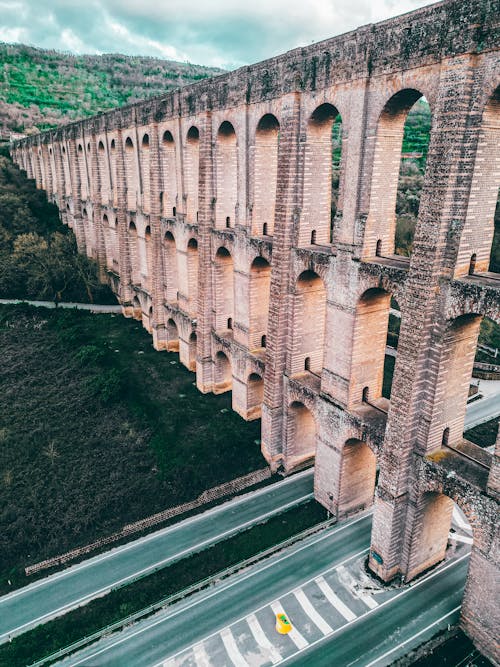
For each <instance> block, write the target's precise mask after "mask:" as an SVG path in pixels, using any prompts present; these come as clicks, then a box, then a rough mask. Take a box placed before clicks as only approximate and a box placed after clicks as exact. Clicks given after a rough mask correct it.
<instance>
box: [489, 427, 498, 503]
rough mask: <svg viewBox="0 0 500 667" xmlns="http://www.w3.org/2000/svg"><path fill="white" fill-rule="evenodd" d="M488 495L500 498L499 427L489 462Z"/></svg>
mask: <svg viewBox="0 0 500 667" xmlns="http://www.w3.org/2000/svg"><path fill="white" fill-rule="evenodd" d="M487 490H488V495H490V496H492V497H493V498H496V499H497V500H500V428H499V429H498V433H497V441H496V443H495V452H494V454H493V460H492V462H491V468H490V474H489V476H488V486H487Z"/></svg>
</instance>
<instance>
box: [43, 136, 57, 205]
mask: <svg viewBox="0 0 500 667" xmlns="http://www.w3.org/2000/svg"><path fill="white" fill-rule="evenodd" d="M42 160H43V164H44V167H45V186H46V187H45V191H46V192H47V199H48V200H49V201H50V200H51V198H52V195H53V194H54V181H53V176H52V169H51V168H50V158H49V150H48V147H47V144H46V143H45V139H44V141H43V142H42Z"/></svg>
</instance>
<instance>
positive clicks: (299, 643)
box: [271, 602, 309, 649]
mask: <svg viewBox="0 0 500 667" xmlns="http://www.w3.org/2000/svg"><path fill="white" fill-rule="evenodd" d="M271 609H272V610H273V612H274V613H275V614H285V615H287V614H286V612H285V610H284V609H283V607H282V606H281V604H280V603H279V602H272V603H271ZM286 636H287V637H290V639H291V640H292V641H293V643H294V644H295V646H296V647H297V648H298V649H302V648H305V647H306V646H309V642H308V641H307V639H306V638H305V637H303V636H302V635H301V634H300V632H299V631H298V630H297V628H295V627H293V629H292V630H290V632H289V633H288V634H287V635H286Z"/></svg>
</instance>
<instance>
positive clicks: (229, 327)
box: [227, 317, 233, 330]
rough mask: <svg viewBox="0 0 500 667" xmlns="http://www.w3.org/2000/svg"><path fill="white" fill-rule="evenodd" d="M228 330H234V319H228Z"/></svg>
mask: <svg viewBox="0 0 500 667" xmlns="http://www.w3.org/2000/svg"><path fill="white" fill-rule="evenodd" d="M227 328H228V329H230V330H232V328H233V318H232V317H228V319H227Z"/></svg>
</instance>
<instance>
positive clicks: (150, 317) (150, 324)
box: [146, 306, 153, 333]
mask: <svg viewBox="0 0 500 667" xmlns="http://www.w3.org/2000/svg"><path fill="white" fill-rule="evenodd" d="M146 329H147V330H148V332H149V333H152V332H153V306H149V309H148V321H147V324H146Z"/></svg>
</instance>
